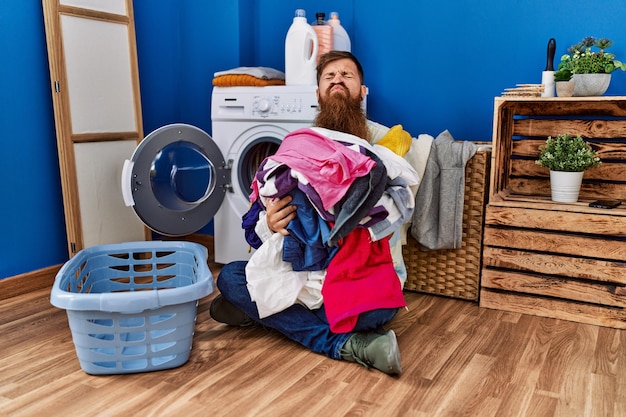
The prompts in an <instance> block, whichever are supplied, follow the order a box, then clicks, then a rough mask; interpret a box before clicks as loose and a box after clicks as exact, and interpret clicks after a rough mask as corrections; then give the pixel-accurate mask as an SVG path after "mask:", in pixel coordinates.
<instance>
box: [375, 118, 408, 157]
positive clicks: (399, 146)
mask: <svg viewBox="0 0 626 417" xmlns="http://www.w3.org/2000/svg"><path fill="white" fill-rule="evenodd" d="M412 141H413V138H412V137H411V135H410V134H409V133H408V132H407V131H405V130H404V129H402V125H395V126H393V127H392V128H391V129H389V131H388V132H387V133H386V134H385V136H383V137H382V138H380V140H379V141H378V142H376V144H377V145H381V146H384V147H385V148H387V149H390V150H391V151H393V152H394V153H395V154H396V155H400V156H401V157H404V155H405V154H406V153H407V152H408V151H409V148H410V147H411V143H412Z"/></svg>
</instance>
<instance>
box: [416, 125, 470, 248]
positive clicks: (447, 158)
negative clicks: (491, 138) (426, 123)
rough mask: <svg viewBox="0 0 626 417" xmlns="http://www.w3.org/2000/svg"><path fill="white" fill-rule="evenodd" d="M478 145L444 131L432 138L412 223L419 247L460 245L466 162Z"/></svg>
mask: <svg viewBox="0 0 626 417" xmlns="http://www.w3.org/2000/svg"><path fill="white" fill-rule="evenodd" d="M477 148H478V146H477V145H476V144H475V143H473V142H468V141H455V140H454V138H453V137H452V135H450V132H448V131H447V130H445V131H443V132H442V133H440V134H439V136H437V138H436V139H435V140H434V141H433V144H432V147H431V149H430V154H429V155H428V161H427V162H426V170H425V171H424V177H423V178H422V181H421V183H420V187H419V190H418V192H417V195H416V196H415V210H414V211H413V218H412V225H411V235H412V236H413V237H414V238H415V240H417V242H418V243H419V244H420V247H421V249H422V250H434V249H458V248H460V247H461V242H462V238H463V204H464V197H465V165H466V164H467V161H469V160H470V159H471V158H472V156H474V154H475V153H476V150H477Z"/></svg>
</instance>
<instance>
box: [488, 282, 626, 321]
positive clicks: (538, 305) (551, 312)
mask: <svg viewBox="0 0 626 417" xmlns="http://www.w3.org/2000/svg"><path fill="white" fill-rule="evenodd" d="M480 306H481V307H486V308H492V309H496V310H505V311H511V312H514V313H522V314H531V315H534V316H540V317H551V318H555V319H562V320H569V321H575V322H578V323H587V324H593V325H596V326H604V327H613V328H616V329H626V311H624V310H623V309H617V308H611V307H602V306H596V305H590V304H581V303H577V302H573V301H566V300H558V299H552V298H548V297H538V296H535V295H523V294H512V293H504V292H495V291H490V290H489V289H488V288H483V289H482V290H481V292H480Z"/></svg>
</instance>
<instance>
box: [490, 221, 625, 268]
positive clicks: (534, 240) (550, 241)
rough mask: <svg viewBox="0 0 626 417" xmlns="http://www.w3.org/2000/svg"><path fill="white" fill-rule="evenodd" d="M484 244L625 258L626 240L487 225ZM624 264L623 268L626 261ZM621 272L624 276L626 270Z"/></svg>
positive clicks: (619, 259)
mask: <svg viewBox="0 0 626 417" xmlns="http://www.w3.org/2000/svg"><path fill="white" fill-rule="evenodd" d="M483 244H484V245H485V246H492V247H503V248H504V247H508V248H511V249H518V250H528V251H530V250H532V251H539V252H549V253H556V254H565V255H572V256H580V257H589V258H597V259H608V260H617V261H626V240H606V239H600V238H598V237H589V236H581V235H574V234H562V233H553V232H547V231H545V230H538V229H511V228H495V227H487V228H485V232H484V235H483ZM624 268H625V269H626V265H624ZM624 275H625V276H626V273H625V274H624ZM625 279H626V278H625Z"/></svg>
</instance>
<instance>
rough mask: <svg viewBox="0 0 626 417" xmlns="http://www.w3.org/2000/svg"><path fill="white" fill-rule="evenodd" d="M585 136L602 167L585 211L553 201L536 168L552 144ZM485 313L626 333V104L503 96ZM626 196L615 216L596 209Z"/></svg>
mask: <svg viewBox="0 0 626 417" xmlns="http://www.w3.org/2000/svg"><path fill="white" fill-rule="evenodd" d="M561 133H572V134H580V135H581V136H583V137H584V138H585V139H586V140H589V141H590V142H591V143H592V146H594V148H596V149H597V150H598V153H599V156H600V158H601V159H602V161H603V164H602V166H601V167H599V168H597V169H593V170H589V171H587V172H586V173H585V177H584V180H583V188H582V189H581V193H580V197H579V201H578V202H577V203H554V202H552V201H551V200H550V184H549V172H548V170H547V169H545V168H542V167H540V166H538V165H536V164H535V163H534V160H536V159H537V156H538V154H539V150H538V147H539V145H541V144H542V143H543V142H544V141H545V139H546V137H547V136H556V135H558V134H561ZM492 158H493V160H492V172H491V186H490V195H489V201H488V204H487V207H486V209H485V230H484V237H483V246H484V247H483V260H482V268H483V269H482V274H481V290H480V305H481V306H482V307H488V308H494V309H501V310H506V311H512V312H519V313H526V314H534V315H539V316H544V317H553V318H560V319H565V320H572V321H577V322H582V323H590V324H596V325H600V326H608V327H616V328H626V97H592V98H580V97H579V98H568V99H562V98H550V99H546V98H523V99H519V98H515V99H508V98H507V99H505V98H496V100H495V113H494V137H493V154H492ZM598 198H617V199H621V200H624V201H625V203H624V205H622V206H620V207H619V208H616V209H610V210H607V209H598V208H591V207H589V202H591V201H593V200H595V199H598Z"/></svg>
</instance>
